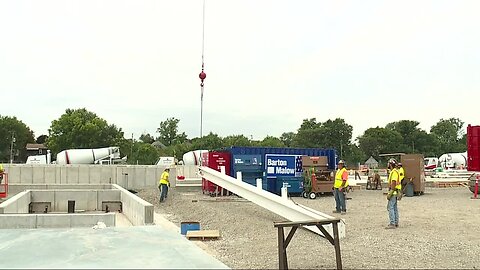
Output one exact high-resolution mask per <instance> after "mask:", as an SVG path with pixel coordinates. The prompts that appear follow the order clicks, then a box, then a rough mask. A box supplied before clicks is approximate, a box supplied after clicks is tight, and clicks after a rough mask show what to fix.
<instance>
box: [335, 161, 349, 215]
mask: <svg viewBox="0 0 480 270" xmlns="http://www.w3.org/2000/svg"><path fill="white" fill-rule="evenodd" d="M347 187H348V172H347V169H346V168H345V162H344V161H343V160H340V161H339V162H338V170H337V172H336V173H335V182H334V183H333V195H334V196H335V207H336V209H335V210H334V211H333V212H334V213H341V214H342V215H345V214H346V213H347V207H346V203H345V192H346V191H347Z"/></svg>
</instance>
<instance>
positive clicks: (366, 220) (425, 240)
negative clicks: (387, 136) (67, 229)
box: [137, 188, 480, 269]
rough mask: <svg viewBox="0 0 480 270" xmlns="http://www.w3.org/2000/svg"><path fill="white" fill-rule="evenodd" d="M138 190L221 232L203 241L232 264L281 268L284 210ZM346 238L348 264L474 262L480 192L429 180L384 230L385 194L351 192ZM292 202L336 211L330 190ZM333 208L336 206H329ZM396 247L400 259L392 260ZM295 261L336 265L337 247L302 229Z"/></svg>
mask: <svg viewBox="0 0 480 270" xmlns="http://www.w3.org/2000/svg"><path fill="white" fill-rule="evenodd" d="M137 195H138V196H140V197H142V198H143V199H145V200H147V201H149V202H151V203H152V204H154V205H155V211H156V212H158V213H161V214H163V215H164V216H165V217H166V218H167V219H169V220H170V221H172V222H174V223H176V224H177V225H178V226H179V225H180V222H182V221H198V222H200V224H201V227H202V229H215V230H220V232H221V234H222V238H221V239H220V240H216V241H208V242H205V243H206V244H207V245H208V246H209V247H210V248H212V249H214V250H215V251H216V255H215V256H216V257H217V259H219V260H220V261H222V262H223V263H225V264H226V265H228V266H229V267H232V268H246V269H251V268H261V269H272V268H278V253H277V252H278V247H277V229H276V228H274V227H273V222H274V221H282V220H284V218H282V217H280V216H278V215H276V214H274V213H272V212H269V211H267V210H265V209H263V208H262V207H260V206H257V205H255V204H253V203H251V202H245V201H235V200H230V201H213V200H212V199H213V198H211V197H209V196H206V195H203V194H202V193H201V191H198V192H183V191H180V190H175V189H173V188H172V189H170V191H169V197H168V199H167V201H166V202H165V203H162V204H160V203H159V198H158V197H159V193H158V190H157V189H147V190H141V191H140V192H139V193H138V194H137ZM349 197H351V198H352V199H351V200H348V201H347V209H348V213H347V215H345V216H340V215H338V217H341V218H344V219H345V223H346V235H347V236H346V238H344V239H341V241H340V246H341V253H342V262H343V266H344V268H356V269H358V268H369V269H380V268H382V269H384V268H437V269H440V268H474V267H478V254H480V245H479V244H478V243H480V234H479V233H478V232H476V231H477V230H478V229H479V228H480V219H479V216H480V200H477V201H474V200H470V197H471V192H470V191H469V190H468V189H466V188H446V189H440V188H436V189H435V188H432V189H427V190H426V193H425V195H423V196H419V197H411V198H408V197H405V198H404V199H402V200H401V201H400V202H399V212H400V227H399V228H398V229H395V230H385V229H384V227H385V226H386V225H387V224H388V215H387V211H386V204H387V201H386V199H385V196H384V195H383V192H382V191H380V190H378V191H375V190H371V191H370V190H357V191H355V192H352V193H350V194H349ZM292 199H293V200H294V201H295V202H297V203H300V204H303V205H305V206H308V207H311V208H314V209H316V210H318V211H321V212H324V213H327V214H331V212H332V210H333V208H334V199H333V197H332V196H326V197H320V198H317V199H316V200H309V199H304V198H299V197H294V198H292ZM331 215H336V214H331ZM391 252H395V253H396V254H398V256H399V258H400V260H398V262H393V261H392V259H391V256H390V254H391ZM287 254H288V264H289V267H290V268H310V269H312V268H335V266H336V263H335V251H334V248H333V246H332V245H331V244H330V243H329V242H328V241H327V240H325V239H323V238H321V237H320V236H318V235H315V234H313V233H311V232H309V231H307V230H299V231H297V233H296V234H295V236H294V238H293V239H292V241H291V243H290V245H289V246H288V249H287Z"/></svg>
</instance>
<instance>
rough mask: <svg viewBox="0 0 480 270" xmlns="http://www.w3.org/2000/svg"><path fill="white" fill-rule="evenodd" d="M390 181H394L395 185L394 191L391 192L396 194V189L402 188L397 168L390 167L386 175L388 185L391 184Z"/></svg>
mask: <svg viewBox="0 0 480 270" xmlns="http://www.w3.org/2000/svg"><path fill="white" fill-rule="evenodd" d="M392 181H396V182H397V185H396V186H395V191H394V192H393V194H397V190H401V189H402V183H401V182H400V174H399V173H398V170H397V169H392V170H391V171H390V174H389V175H388V187H391V186H392Z"/></svg>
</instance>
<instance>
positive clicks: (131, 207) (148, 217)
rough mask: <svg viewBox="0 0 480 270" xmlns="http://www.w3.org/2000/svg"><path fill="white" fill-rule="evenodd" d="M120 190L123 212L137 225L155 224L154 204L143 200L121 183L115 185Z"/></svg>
mask: <svg viewBox="0 0 480 270" xmlns="http://www.w3.org/2000/svg"><path fill="white" fill-rule="evenodd" d="M113 186H114V188H117V189H118V190H120V192H121V193H120V198H121V202H122V207H123V214H124V215H125V216H126V217H127V218H128V220H130V222H131V223H132V224H133V225H135V226H141V225H148V224H153V205H152V204H151V203H149V202H147V201H144V200H142V199H141V198H139V197H138V196H136V195H135V194H132V193H131V192H130V191H128V190H126V189H124V188H122V187H121V186H119V185H113Z"/></svg>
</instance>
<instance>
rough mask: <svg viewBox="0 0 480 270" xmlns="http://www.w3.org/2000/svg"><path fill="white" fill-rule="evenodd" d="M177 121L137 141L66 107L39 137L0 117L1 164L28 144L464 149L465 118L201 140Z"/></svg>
mask: <svg viewBox="0 0 480 270" xmlns="http://www.w3.org/2000/svg"><path fill="white" fill-rule="evenodd" d="M179 122H180V120H179V119H176V118H167V119H165V120H164V121H161V122H160V125H159V127H158V128H157V130H156V131H157V132H156V133H158V136H154V135H152V134H148V133H146V134H142V135H141V136H140V137H139V138H138V139H135V138H125V134H124V132H123V131H122V129H121V128H119V127H117V126H115V125H113V124H109V123H108V122H107V121H106V120H104V119H102V118H101V117H99V116H98V115H96V114H95V113H93V112H90V111H88V110H86V109H85V108H82V109H67V110H66V111H65V113H64V114H62V115H61V116H60V117H59V118H58V119H56V120H53V121H52V123H51V126H50V128H49V129H48V134H42V135H40V136H38V137H37V138H35V137H34V132H33V131H32V130H31V129H30V128H29V127H28V126H27V125H26V124H25V123H23V122H22V121H21V120H19V119H17V118H16V117H15V116H13V117H12V116H0V162H8V161H9V160H10V157H11V156H13V158H14V161H15V162H19V163H23V162H25V160H26V149H25V146H26V144H27V143H35V142H36V143H45V144H46V146H47V147H48V149H50V150H51V152H52V158H55V156H56V154H57V153H59V152H60V151H62V150H65V149H73V148H99V147H108V146H119V147H120V152H121V153H122V155H127V156H128V163H130V164H154V163H155V162H156V161H157V160H158V157H160V156H175V157H176V158H177V159H179V160H180V159H181V158H182V156H183V154H184V153H186V152H188V151H191V150H197V149H204V150H216V149H221V148H224V147H229V146H265V147H306V148H310V147H313V148H334V149H336V150H337V153H338V156H339V157H340V158H342V159H345V160H346V161H347V162H348V163H349V164H357V163H363V162H364V161H365V160H366V159H367V158H368V157H369V156H373V157H375V158H376V159H377V160H380V161H382V158H380V157H379V156H380V154H385V153H399V152H402V153H420V154H423V155H424V156H436V157H438V156H440V155H441V154H444V153H448V152H464V151H466V134H465V132H464V129H463V127H464V124H465V123H464V122H463V121H461V120H460V119H458V118H449V119H440V120H439V121H438V122H437V123H436V124H434V125H433V126H432V127H431V128H430V130H429V132H427V131H425V130H422V129H421V128H419V127H418V125H419V124H420V123H419V122H417V121H413V120H400V121H396V122H392V123H388V124H387V125H385V127H379V126H377V127H372V128H369V129H367V130H365V132H364V133H363V134H362V135H360V136H359V137H357V138H352V130H353V127H352V126H351V125H350V124H348V123H346V122H345V120H344V119H342V118H336V119H334V120H331V119H329V120H327V121H325V122H321V121H317V119H316V118H309V119H304V120H303V122H302V123H301V125H300V127H299V128H298V129H297V130H296V131H289V132H285V133H283V134H282V135H281V136H280V137H274V136H266V137H265V138H264V139H262V140H253V139H250V138H248V137H246V136H245V135H229V136H226V137H221V136H219V135H218V134H216V133H213V132H210V133H209V134H207V135H205V136H203V137H202V138H199V137H196V138H188V136H187V135H186V134H185V132H181V131H179V130H178V124H179Z"/></svg>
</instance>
